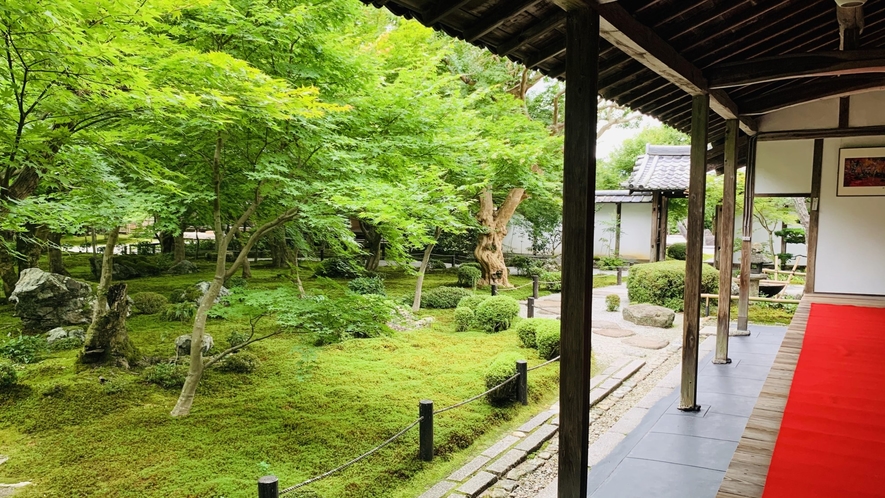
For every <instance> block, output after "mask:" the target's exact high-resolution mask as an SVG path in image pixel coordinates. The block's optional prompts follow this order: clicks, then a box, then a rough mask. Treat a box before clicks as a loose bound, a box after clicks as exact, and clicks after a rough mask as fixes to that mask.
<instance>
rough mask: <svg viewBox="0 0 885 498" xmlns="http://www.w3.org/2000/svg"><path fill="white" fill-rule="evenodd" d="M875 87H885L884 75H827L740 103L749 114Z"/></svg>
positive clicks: (874, 88) (742, 108) (764, 112)
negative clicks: (817, 79)
mask: <svg viewBox="0 0 885 498" xmlns="http://www.w3.org/2000/svg"><path fill="white" fill-rule="evenodd" d="M876 89H885V78H883V77H882V76H881V75H874V74H855V75H847V76H840V77H838V78H827V79H823V80H820V81H814V82H811V83H804V84H801V85H789V86H786V87H784V88H782V89H779V90H775V91H773V92H769V93H767V94H765V95H763V96H761V97H756V98H752V99H748V100H746V101H743V102H741V110H742V112H744V113H745V114H748V115H758V114H766V113H769V112H773V111H778V110H780V109H786V108H787V107H792V106H795V105H799V104H805V103H808V102H814V101H817V100H822V99H826V98H830V97H842V96H845V95H850V94H852V93H858V92H862V91H867V90H876Z"/></svg>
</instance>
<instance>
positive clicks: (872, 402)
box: [762, 304, 885, 498]
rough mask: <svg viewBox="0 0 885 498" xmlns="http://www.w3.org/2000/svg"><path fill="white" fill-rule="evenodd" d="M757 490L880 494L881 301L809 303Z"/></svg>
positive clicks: (856, 496) (884, 476) (884, 340)
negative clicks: (864, 304)
mask: <svg viewBox="0 0 885 498" xmlns="http://www.w3.org/2000/svg"><path fill="white" fill-rule="evenodd" d="M762 496H763V498H787V497H790V498H792V497H828V498H830V497H851V498H867V497H870V498H871V497H885V309H875V308H859V307H855V306H833V305H824V304H814V305H812V307H811V314H810V316H809V319H808V328H807V330H806V332H805V340H804V343H803V345H802V352H801V353H800V354H799V363H798V365H797V367H796V374H795V377H794V378H793V385H792V387H791V388H790V397H789V398H788V399H787V406H786V410H785V412H784V420H783V424H782V425H781V430H780V434H779V435H778V438H777V442H776V444H775V447H774V454H773V456H772V461H771V468H770V470H769V472H768V479H767V481H766V482H765V491H764V493H763V495H762Z"/></svg>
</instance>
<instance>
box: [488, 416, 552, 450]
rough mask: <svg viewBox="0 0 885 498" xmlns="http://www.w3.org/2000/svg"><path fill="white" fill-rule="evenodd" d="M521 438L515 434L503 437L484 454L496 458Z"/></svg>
mask: <svg viewBox="0 0 885 498" xmlns="http://www.w3.org/2000/svg"><path fill="white" fill-rule="evenodd" d="M548 418H549V416H548ZM545 420H546V419H545ZM541 423H543V421H541ZM529 430H531V429H529ZM519 440H520V438H518V437H516V436H513V435H510V436H505V437H504V438H503V439H501V440H500V441H498V442H497V443H495V444H493V445H492V446H490V447H489V448H488V449H486V450H485V451H483V452H482V456H487V457H489V458H495V457H496V456H498V455H500V454H501V453H504V450H506V449H507V448H509V447H511V446H513V445H514V444H516V442H517V441H519Z"/></svg>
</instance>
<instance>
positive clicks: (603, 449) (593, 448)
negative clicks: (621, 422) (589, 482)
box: [587, 431, 627, 467]
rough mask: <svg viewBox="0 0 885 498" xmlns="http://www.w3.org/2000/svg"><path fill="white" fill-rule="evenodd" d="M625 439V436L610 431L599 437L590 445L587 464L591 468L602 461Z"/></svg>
mask: <svg viewBox="0 0 885 498" xmlns="http://www.w3.org/2000/svg"><path fill="white" fill-rule="evenodd" d="M625 437H627V436H625V435H623V434H620V433H617V432H611V431H609V432H606V433H605V434H603V435H601V436H599V439H597V440H596V441H595V442H594V443H593V444H591V445H590V454H589V458H588V459H587V464H588V465H590V466H591V467H592V466H594V465H596V464H597V463H599V462H600V461H602V459H603V458H605V457H606V456H608V454H609V453H611V452H612V450H613V449H615V447H616V446H618V444H620V442H621V441H623V440H624V438H625Z"/></svg>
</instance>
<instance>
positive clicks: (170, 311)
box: [162, 302, 197, 322]
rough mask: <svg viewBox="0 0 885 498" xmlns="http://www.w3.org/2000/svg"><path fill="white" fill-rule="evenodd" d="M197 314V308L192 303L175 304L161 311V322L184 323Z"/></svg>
mask: <svg viewBox="0 0 885 498" xmlns="http://www.w3.org/2000/svg"><path fill="white" fill-rule="evenodd" d="M196 314H197V307H196V306H195V305H194V303H192V302H183V303H175V304H170V305H169V306H166V309H164V310H163V315H162V316H163V320H166V321H167V322H186V321H188V320H191V319H193V318H194V315H196Z"/></svg>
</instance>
